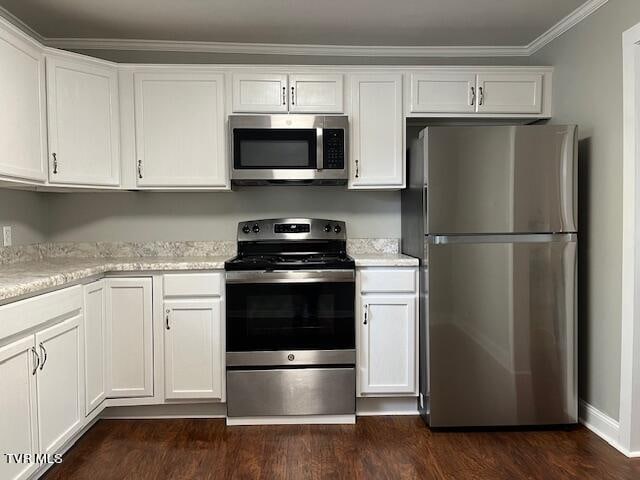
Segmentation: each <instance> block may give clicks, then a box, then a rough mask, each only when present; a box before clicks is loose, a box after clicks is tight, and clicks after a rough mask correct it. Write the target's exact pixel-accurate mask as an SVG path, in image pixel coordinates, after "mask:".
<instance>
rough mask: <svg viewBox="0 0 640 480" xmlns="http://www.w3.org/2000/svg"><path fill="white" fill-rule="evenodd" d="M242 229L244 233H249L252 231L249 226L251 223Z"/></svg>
mask: <svg viewBox="0 0 640 480" xmlns="http://www.w3.org/2000/svg"><path fill="white" fill-rule="evenodd" d="M242 231H243V232H244V233H249V232H251V229H250V228H249V225H245V226H244V227H242Z"/></svg>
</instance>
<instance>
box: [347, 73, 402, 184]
mask: <svg viewBox="0 0 640 480" xmlns="http://www.w3.org/2000/svg"><path fill="white" fill-rule="evenodd" d="M351 92H352V102H353V105H352V109H351V111H352V116H351V132H352V136H351V144H352V150H351V151H352V155H351V174H350V175H351V181H350V187H351V188H382V189H388V188H402V187H403V186H404V163H405V162H404V152H403V150H404V149H403V143H404V142H403V132H404V128H403V119H402V75H399V74H398V75H382V74H372V75H354V76H352V78H351Z"/></svg>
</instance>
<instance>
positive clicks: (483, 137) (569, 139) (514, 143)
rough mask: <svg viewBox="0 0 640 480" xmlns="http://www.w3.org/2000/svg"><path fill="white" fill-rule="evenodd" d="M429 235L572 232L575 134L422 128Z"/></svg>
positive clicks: (544, 129)
mask: <svg viewBox="0 0 640 480" xmlns="http://www.w3.org/2000/svg"><path fill="white" fill-rule="evenodd" d="M423 142H424V145H425V146H424V149H425V152H424V158H425V162H426V175H425V176H426V179H425V182H426V192H427V193H426V195H427V198H426V207H427V220H426V225H425V227H426V228H427V232H428V233H430V234H440V233H441V234H495V233H512V232H513V233H542V232H574V231H576V230H577V224H576V199H577V181H576V178H577V177H576V172H577V162H576V152H577V148H576V147H577V144H576V142H577V128H576V127H575V126H558V125H539V126H504V127H484V126H476V127H429V128H427V129H426V131H425V133H424V134H423Z"/></svg>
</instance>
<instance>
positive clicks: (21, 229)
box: [0, 188, 49, 245]
mask: <svg viewBox="0 0 640 480" xmlns="http://www.w3.org/2000/svg"><path fill="white" fill-rule="evenodd" d="M2 225H10V226H11V227H13V231H12V237H13V244H14V245H27V244H29V243H38V242H42V241H44V240H46V239H47V237H48V234H49V216H48V213H47V198H46V197H45V196H44V195H42V194H38V193H35V192H29V191H20V190H7V189H3V188H0V226H2ZM1 242H2V240H1V237H0V245H2V243H1Z"/></svg>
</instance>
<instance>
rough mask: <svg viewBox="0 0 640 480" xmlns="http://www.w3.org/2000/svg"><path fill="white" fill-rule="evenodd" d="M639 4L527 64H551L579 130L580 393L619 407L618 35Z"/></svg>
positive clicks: (559, 108) (606, 14)
mask: <svg viewBox="0 0 640 480" xmlns="http://www.w3.org/2000/svg"><path fill="white" fill-rule="evenodd" d="M638 22H640V2H639V1H638V0H611V1H610V2H608V3H607V4H606V5H605V6H603V7H602V8H601V9H600V10H598V11H597V12H595V13H594V14H593V15H591V16H590V17H589V18H587V19H586V20H584V21H583V22H582V23H580V24H579V25H578V26H576V27H574V28H573V29H572V30H570V31H569V32H567V33H565V34H564V35H563V36H562V37H560V38H558V39H557V40H555V41H553V42H552V43H551V44H549V45H548V46H547V47H546V48H544V49H542V50H541V51H540V52H538V53H537V54H536V55H534V56H533V57H532V58H531V59H530V60H531V62H532V63H544V64H551V65H554V66H555V73H554V110H555V113H554V119H553V121H554V122H556V123H568V122H571V123H577V124H578V125H579V127H580V139H581V140H580V151H579V164H580V169H581V170H580V189H581V193H580V209H581V210H580V236H579V240H580V286H579V291H580V298H581V300H580V305H579V308H580V314H579V316H580V320H579V327H580V330H579V334H580V338H579V357H580V380H579V381H580V396H581V398H583V399H584V400H585V401H587V402H588V403H590V404H591V405H593V406H595V407H596V408H598V409H600V410H601V411H603V412H605V413H606V414H607V415H609V416H611V417H612V418H614V419H617V418H618V415H619V402H620V327H621V261H622V260H621V251H622V32H623V31H625V30H627V29H628V28H630V27H631V26H633V25H635V24H636V23H638Z"/></svg>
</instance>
